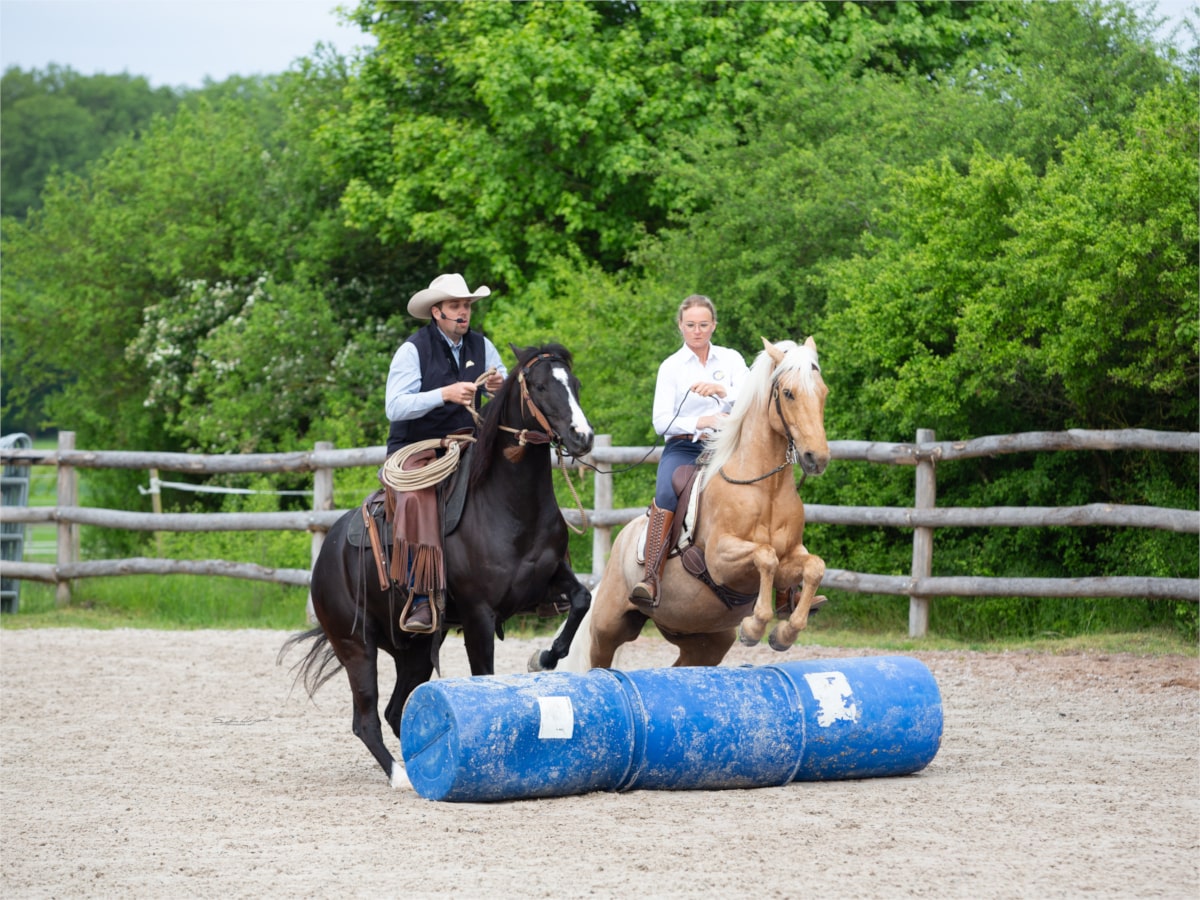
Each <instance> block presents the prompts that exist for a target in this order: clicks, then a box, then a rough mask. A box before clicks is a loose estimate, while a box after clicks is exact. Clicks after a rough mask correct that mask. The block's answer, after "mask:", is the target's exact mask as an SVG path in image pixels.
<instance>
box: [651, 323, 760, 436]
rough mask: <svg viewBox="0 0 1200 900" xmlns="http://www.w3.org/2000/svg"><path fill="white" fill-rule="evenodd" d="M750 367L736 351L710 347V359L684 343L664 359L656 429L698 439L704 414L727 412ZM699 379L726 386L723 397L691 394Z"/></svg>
mask: <svg viewBox="0 0 1200 900" xmlns="http://www.w3.org/2000/svg"><path fill="white" fill-rule="evenodd" d="M749 374H750V370H749V368H748V367H747V366H746V361H745V360H744V359H742V355H741V354H740V353H738V352H737V351H736V350H731V349H730V348H728V347H718V346H716V345H715V344H709V346H708V362H707V363H701V362H700V357H698V356H696V354H695V353H693V352H692V350H691V348H689V347H688V346H687V344H684V345H683V346H682V347H680V348H679V349H678V350H676V351H675V352H674V353H672V354H671V355H670V356H668V357H667V358H666V359H664V360H663V361H662V364H661V365H660V366H659V367H658V380H657V381H656V382H655V385H654V409H653V413H652V416H653V422H654V430H655V431H656V432H657V433H658V434H661V435H662V436H663V437H671V436H673V435H677V434H686V435H689V436H690V437H692V438H693V439H699V438H700V437H701V436H702V433H703V432H707V429H699V428H697V426H696V421H697V420H698V419H699V418H700V417H701V416H708V415H713V414H714V413H727V412H729V411H730V410H731V409H732V408H733V404H734V401H735V400H737V394H738V389H739V388H740V387H741V386H742V385H743V384H745V383H746V379H747V378H748V377H749ZM697 381H710V382H712V383H714V384H719V385H721V387H723V388H725V396H724V397H701V396H700V395H699V394H693V393H691V392H690V391H689V390H688V388H690V387H691V386H692V385H693V384H695V383H696V382H697Z"/></svg>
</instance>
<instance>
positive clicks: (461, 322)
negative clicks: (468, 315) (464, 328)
mask: <svg viewBox="0 0 1200 900" xmlns="http://www.w3.org/2000/svg"><path fill="white" fill-rule="evenodd" d="M438 315H439V316H441V317H442V321H443V322H453V323H455V324H456V325H466V324H467V320H466V319H451V318H450V317H449V316H447V315H446V314H445V313H443V312H442V311H441V310H438Z"/></svg>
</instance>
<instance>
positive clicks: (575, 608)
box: [529, 562, 592, 672]
mask: <svg viewBox="0 0 1200 900" xmlns="http://www.w3.org/2000/svg"><path fill="white" fill-rule="evenodd" d="M548 596H549V598H550V600H551V601H554V600H556V599H559V598H566V599H567V600H569V601H570V603H571V608H570V610H568V612H567V620H566V621H565V622H564V623H563V626H562V628H560V629H559V630H558V633H557V634H556V635H555V636H554V642H553V643H552V644H551V645H550V649H549V650H534V651H533V656H531V657H530V658H529V671H530V672H542V671H545V670H547V669H554V668H557V666H558V662H559V660H561V659H564V658H565V657H566V655H567V653H568V652H570V649H571V642H572V641H573V640H574V639H575V634H576V632H577V631H579V625H580V623H581V622H582V621H583V617H584V615H585V614H586V613H587V611H588V609H589V608H590V607H591V605H592V594H591V592H590V591H589V590H588V589H587V588H585V587H584V586H583V585H582V584H580V583H579V579H578V578H576V577H575V573H574V572H572V571H571V567H570V566H568V565H567V564H566V563H565V562H563V563H560V564H559V567H558V571H557V572H555V574H554V578H553V579H552V580H551V582H550V590H549V591H548Z"/></svg>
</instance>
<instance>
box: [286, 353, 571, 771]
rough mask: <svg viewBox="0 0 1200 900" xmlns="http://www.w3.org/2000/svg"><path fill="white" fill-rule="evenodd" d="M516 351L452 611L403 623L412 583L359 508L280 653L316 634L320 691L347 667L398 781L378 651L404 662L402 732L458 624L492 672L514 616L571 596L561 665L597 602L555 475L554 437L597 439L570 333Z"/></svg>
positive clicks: (563, 443)
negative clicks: (572, 553) (372, 539)
mask: <svg viewBox="0 0 1200 900" xmlns="http://www.w3.org/2000/svg"><path fill="white" fill-rule="evenodd" d="M513 351H514V352H515V353H516V355H517V365H516V369H515V371H514V372H513V373H511V374H510V375H509V377H508V378H507V379H506V381H505V383H504V386H503V387H502V388H501V389H500V391H499V392H498V394H497V395H496V397H495V399H493V400H492V401H491V402H490V403H488V404H487V405H486V406H485V407H484V411H483V420H482V423H481V424H480V427H479V433H478V435H477V443H476V444H475V446H474V448H473V450H472V453H471V463H470V466H471V468H470V473H469V475H470V479H469V483H468V489H467V494H466V499H465V501H464V505H463V508H462V514H461V517H460V519H459V522H458V526H457V527H456V528H455V529H454V530H453V531H452V532H451V533H450V534H448V535H446V537H445V541H444V550H445V567H446V610H445V615H444V617H442V619H441V627H440V629H439V631H438V632H436V633H434V634H409V633H407V632H404V631H401V630H400V628H399V627H398V618H399V615H400V612H401V609H402V608H403V606H404V602H405V599H406V598H405V592H404V591H403V590H402V589H400V588H397V587H395V586H392V587H391V588H389V589H382V588H381V587H380V582H379V577H378V575H377V570H376V566H375V564H374V562H373V559H372V556H371V553H370V551H367V550H364V549H363V548H362V547H361V546H355V545H354V544H353V543H352V542H351V540H350V528H351V524H352V522H353V521H354V519H355V517H357V516H360V515H361V513H360V511H359V510H352V511H350V512H349V513H347V514H346V515H344V516H342V518H340V519H338V521H337V522H336V523H335V524H334V525H333V527H332V528H331V529H330V530H329V534H328V535H327V536H326V538H325V542H324V544H323V545H322V546H321V552H320V554H319V555H318V557H317V561H316V563H315V565H314V566H313V571H312V579H311V593H312V601H313V609H314V611H315V612H316V614H317V620H318V622H320V626H319V627H317V628H313V629H311V630H310V631H307V632H304V633H303V634H298V635H296V636H294V637H292V638H291V639H289V641H288V642H287V643H286V644H285V645H284V648H283V651H282V652H281V654H280V655H281V657H282V655H283V654H284V653H286V652H287V650H288V649H290V648H291V647H292V646H295V645H296V644H300V643H303V642H304V641H307V640H313V641H314V643H313V646H312V648H311V649H310V650H309V652H308V655H307V656H306V657H305V658H304V659H303V660H301V662H300V664H299V674H298V676H297V677H298V678H301V677H302V678H303V679H304V681H305V684H306V686H307V687H308V691H309V693H310V694H312V693H313V692H314V691H316V689H317V688H319V687H320V686H321V685H322V684H324V683H325V682H326V681H328V680H329V679H330V678H331V677H333V675H334V674H336V672H337V669H338V667H339V665H340V666H341V667H344V668H345V670H346V675H347V676H348V677H349V679H350V690H351V693H352V694H353V698H354V714H353V721H352V726H353V729H354V733H355V734H356V735H358V737H359V738H361V739H362V742H363V743H364V744H366V746H367V749H368V750H370V751H371V753H372V755H373V756H374V757H375V759H376V760H378V761H379V765H380V766H382V767H383V771H384V772H385V773H386V774H387V775H388V777H389V779H390V780H391V783H392V784H393V786H398V785H402V784H404V783H405V781H406V778H405V777H404V774H403V772H404V770H403V765H402V764H400V765H398V764H397V763H396V761H395V760H394V758H393V757H392V755H391V753H389V752H388V749H387V747H386V745H385V744H384V740H383V733H382V728H381V725H380V721H379V710H378V703H379V688H378V684H377V674H378V673H377V669H376V655H377V651H379V650H383V651H384V652H386V653H388V654H389V655H391V656H392V658H393V659H394V660H395V663H396V686H395V689H394V691H393V692H392V698H391V700H390V701H389V702H388V705H387V710H386V712H385V713H384V716H385V718H386V719H387V723H388V725H389V726H390V727H391V729H392V731H393V732H394V733H395V734H396V736H397V737H399V735H400V716H401V713H402V712H403V710H404V701H405V700H406V699H407V698H408V695H409V694H410V693H412V691H413V690H414V689H415V688H416V687H417V686H418V685H420V684H422V683H424V682H426V681H428V680H429V679H430V677H431V676H432V674H433V670H434V668H435V665H436V660H437V652H438V647H439V646H440V643H441V639H442V637H443V636H444V635H445V633H446V630H447V628H448V627H449V626H452V625H457V626H461V627H462V632H463V643H464V644H465V646H466V651H467V659H468V660H469V662H470V665H471V674H473V675H491V674H494V671H495V669H494V656H493V650H494V644H493V641H494V638H495V637H500V638H503V637H504V630H503V625H504V621H505V620H506V619H508V618H509V617H510V616H512V615H514V614H516V613H522V612H533V611H534V610H535V609H537V608H538V607H539V606H542V605H544V604H547V603H553V604H557V605H560V606H561V605H562V604H563V603H564V602H569V603H570V610H569V613H568V615H567V620H566V624H565V625H564V628H563V630H562V637H561V638H560V639H559V640H558V641H556V642H555V645H554V647H552V648H551V650H549V651H546V652H544V653H543V655H542V662H543V664H544V665H545V666H546V667H547V668H553V667H554V666H555V665H556V664H557V662H558V660H559V659H561V658H562V656H563V655H565V654H566V652H567V647H568V645H569V644H570V641H571V638H572V637H573V636H574V633H575V629H576V628H578V627H579V623H580V621H581V620H582V618H583V615H584V613H585V612H586V611H587V609H588V604H589V603H590V601H591V596H590V594H589V593H588V590H587V588H586V587H584V586H583V585H582V584H581V583H580V582H579V579H578V578H576V576H575V573H574V572H573V571H572V570H571V566H570V564H569V563H568V561H567V537H568V536H567V526H566V522H565V521H564V520H563V517H562V513H561V512H560V511H559V507H558V501H557V500H556V499H555V496H554V485H553V482H552V480H551V479H552V476H553V474H554V471H553V467H552V466H551V459H550V447H551V445H552V444H553V445H556V446H557V447H558V448H559V452H560V453H565V454H568V455H572V456H582V455H583V454H585V453H587V452H589V451H590V450H591V448H592V441H593V434H592V428H591V425H590V424H589V423H588V420H587V417H586V416H585V415H584V413H583V410H582V409H581V408H580V406H579V381H578V379H577V378H576V377H575V375H574V374H573V373H572V371H571V365H572V360H571V354H570V353H568V352H567V350H566V349H564V348H563V347H561V346H559V345H558V344H548V345H546V346H544V347H529V348H526V349H524V350H518V349H517V348H516V347H513ZM358 543H359V544H362V541H361V539H360V540H359V542H358Z"/></svg>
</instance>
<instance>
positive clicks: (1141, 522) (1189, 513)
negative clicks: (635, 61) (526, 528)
mask: <svg viewBox="0 0 1200 900" xmlns="http://www.w3.org/2000/svg"><path fill="white" fill-rule="evenodd" d="M916 437H917V439H916V441H915V442H913V443H911V444H908V443H879V442H870V441H831V442H830V451H831V454H832V456H833V458H834V459H836V460H844V461H858V462H869V463H877V464H885V465H907V466H913V467H914V468H915V470H916V479H915V498H914V505H913V506H912V507H908V508H901V509H897V508H892V507H870V506H829V505H821V504H806V505H805V517H806V520H807V521H808V522H810V523H814V524H829V525H859V526H862V525H865V526H879V527H894V528H911V529H912V530H913V559H912V569H911V572H910V574H909V575H907V576H900V575H876V574H871V573H864V572H850V571H844V570H841V569H832V568H830V569H827V570H826V573H825V578H824V581H823V582H822V587H824V588H827V589H833V590H841V591H848V592H852V593H872V594H896V595H907V596H908V597H909V598H910V600H909V633H910V634H911V635H912V636H915V637H916V636H922V635H924V634H925V633H926V630H927V627H928V620H929V601H930V598H932V597H939V596H951V595H954V596H1019V597H1080V598H1084V597H1144V598H1151V599H1164V600H1190V601H1193V602H1200V579H1193V578H1154V577H1141V576H1112V577H1085V578H985V577H976V576H950V577H945V576H933V575H932V574H931V573H932V570H933V532H934V530H935V529H937V528H949V527H954V528H963V527H974V528H996V527H1012V528H1029V527H1047V526H1085V525H1092V526H1111V527H1124V528H1154V529H1160V530H1165V531H1174V532H1183V533H1189V534H1200V511H1197V510H1190V509H1166V508H1161V507H1151V506H1129V505H1109V504H1088V505H1085V506H1069V507H1028V506H1019V507H1009V506H1004V507H986V508H937V506H936V494H937V491H936V467H937V465H938V464H939V463H943V462H949V461H952V460H960V459H971V458H977V457H985V456H997V455H1001V454H1009V453H1031V452H1037V453H1041V452H1051V451H1063V450H1148V451H1159V452H1169V453H1190V454H1196V455H1200V433H1196V432H1186V433H1179V432H1163V431H1147V430H1143V429H1123V430H1115V431H1089V430H1072V431H1066V432H1025V433H1021V434H1010V435H991V436H987V437H980V438H975V439H973V440H967V441H937V440H935V439H934V437H935V436H934V433H933V432H932V431H931V430H927V429H921V430H919V431H918V432H917V436H916ZM74 443H75V435H74V433H73V432H60V433H59V442H58V448H57V450H53V451H41V450H37V449H7V448H3V449H0V463H3V464H5V465H9V464H17V465H29V466H39V465H40V466H56V467H57V469H58V491H57V505H56V506H54V507H29V508H17V507H6V508H4V509H3V510H2V515H3V520H4V521H5V522H12V523H26V524H30V523H47V522H54V523H57V536H58V540H57V553H56V562H55V563H54V564H50V563H30V562H11V561H5V562H4V563H3V566H4V576H5V577H7V578H15V579H26V580H32V581H42V582H48V583H52V584H55V585H56V591H57V600H58V602H59V604H60V605H66V604H69V603H70V601H71V582H72V581H74V580H76V579H80V578H90V577H98V576H114V575H144V574H152V575H167V574H193V575H223V576H229V577H234V578H243V579H251V580H257V581H270V582H277V583H281V584H292V585H298V586H307V585H308V583H309V571H308V570H307V569H287V568H270V567H266V566H259V565H255V564H252V563H239V562H228V561H224V560H177V559H149V558H145V557H137V558H132V559H119V560H87V561H84V560H81V559H80V554H79V526H80V525H93V526H98V527H103V528H121V529H129V530H140V531H156V532H167V531H309V532H311V533H312V558H313V559H314V560H315V559H316V555H317V553H318V552H319V550H320V547H321V542H322V540H323V539H324V535H325V532H326V531H327V530H328V529H329V527H330V526H331V525H332V524H333V523H334V522H335V521H336V520H337V519H338V517H339V516H341V515H342V514H343V513H344V512H346V510H345V509H335V508H334V497H333V470H334V469H339V468H352V467H362V466H370V467H372V468H378V467H379V466H381V465H382V464H383V461H384V457H385V450H384V448H383V447H366V448H358V449H352V450H336V449H334V448H333V446H332V444H329V443H326V442H321V443H318V444H316V445H315V447H314V449H313V450H312V451H310V452H298V453H281V454H274V453H265V454H242V455H203V454H191V453H153V452H125V451H95V450H86V451H82V450H76V449H75V446H74ZM661 452H662V451H661V448H650V447H613V446H612V443H611V439H610V438H609V436H607V435H600V436H598V437H597V439H596V444H595V447H594V448H593V450H592V453H591V454H589V456H588V457H587V458H586V462H588V463H591V464H592V465H594V466H597V467H600V468H602V467H603V466H606V465H607V466H613V465H633V464H640V463H646V464H653V463H656V462H657V461H658V459H659V457H660V455H661ZM576 465H577V464H576ZM84 468H97V469H99V468H112V469H140V470H150V471H152V472H157V471H167V472H186V473H192V474H206V475H208V474H222V473H262V472H312V473H313V506H312V510H311V511H310V512H275V513H161V512H153V513H140V512H130V511H125V510H114V509H99V508H85V507H81V506H80V505H79V501H78V483H77V470H78V469H84ZM594 478H595V484H594V499H593V505H594V509H591V510H586V511H585V512H586V516H587V525H588V526H589V527H590V528H591V531H592V550H593V554H592V559H593V563H592V573H591V576H590V578H589V577H588V576H587V575H584V576H583V580H584V581H586V582H588V583H589V584H591V585H592V586H594V585H595V583H596V582H597V581H598V580H599V577H600V574H601V572H602V571H603V567H604V563H605V561H606V560H607V559H608V554H609V551H610V550H611V547H612V530H613V528H615V527H618V526H621V525H624V524H626V523H628V522H631V521H633V520H634V519H635V518H636V517H638V516H640V515H642V514H643V513H644V512H645V507H635V508H624V509H614V508H612V502H613V490H612V478H613V476H612V474H611V473H609V472H606V471H597V472H596V473H595V475H594ZM155 508H156V509H158V508H159V507H158V506H157V505H156V506H155ZM563 515H564V517H565V518H566V519H567V520H568V521H569V522H571V523H572V524H574V525H576V526H578V525H580V524H581V516H580V512H579V510H576V509H564V510H563Z"/></svg>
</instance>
